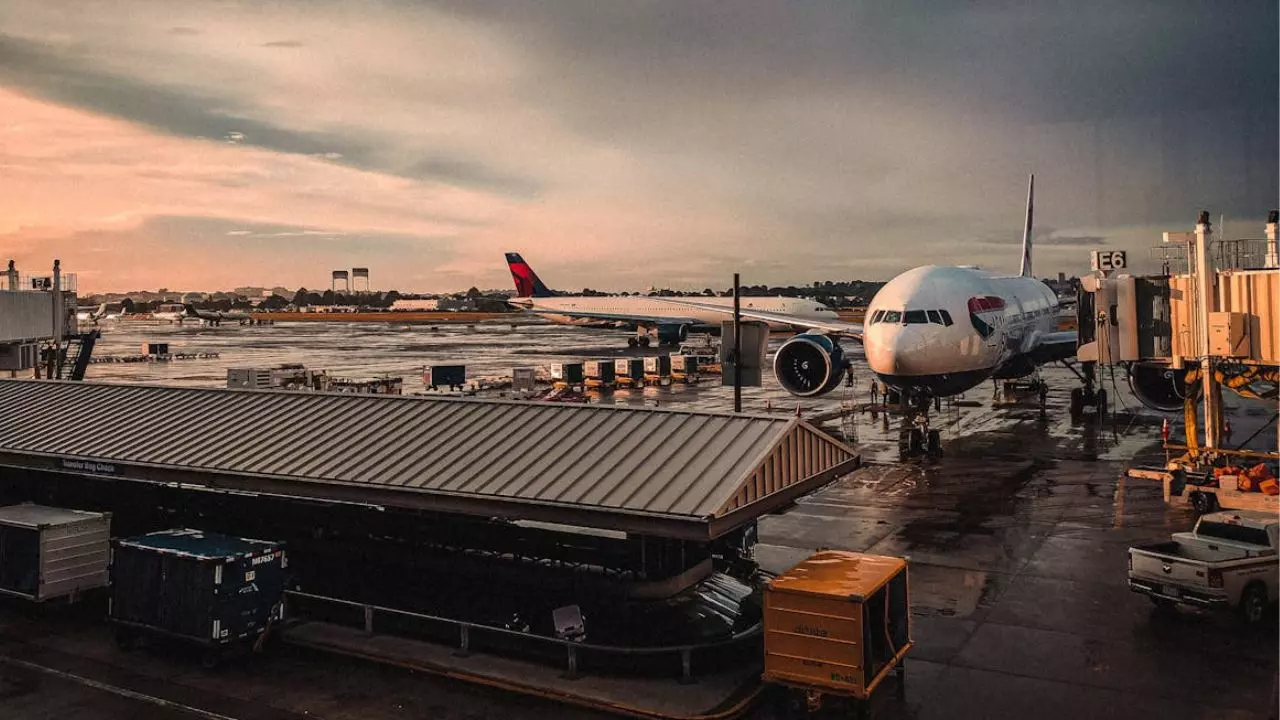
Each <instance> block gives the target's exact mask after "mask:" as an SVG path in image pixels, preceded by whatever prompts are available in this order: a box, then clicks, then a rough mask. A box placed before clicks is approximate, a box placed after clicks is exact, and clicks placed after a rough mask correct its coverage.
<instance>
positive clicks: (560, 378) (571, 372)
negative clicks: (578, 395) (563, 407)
mask: <svg viewBox="0 0 1280 720" xmlns="http://www.w3.org/2000/svg"><path fill="white" fill-rule="evenodd" d="M584 379H586V366H585V364H584V363H551V384H552V385H561V386H564V385H581V384H582V381H583V380H584Z"/></svg>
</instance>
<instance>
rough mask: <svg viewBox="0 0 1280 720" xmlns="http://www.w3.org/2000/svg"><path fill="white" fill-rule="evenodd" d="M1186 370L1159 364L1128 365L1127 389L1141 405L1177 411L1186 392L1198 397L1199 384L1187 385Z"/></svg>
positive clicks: (1163, 410)
mask: <svg viewBox="0 0 1280 720" xmlns="http://www.w3.org/2000/svg"><path fill="white" fill-rule="evenodd" d="M1186 373H1187V371H1186V370H1174V369H1172V368H1167V367H1163V366H1160V365H1144V364H1142V363H1132V364H1131V365H1129V389H1130V390H1132V391H1133V394H1134V396H1135V397H1137V398H1138V401H1139V402H1141V403H1142V404H1143V405H1146V406H1147V407H1149V408H1151V409H1152V410H1159V411H1160V412H1177V411H1179V410H1181V409H1182V406H1183V401H1184V399H1185V398H1186V397H1187V393H1191V395H1192V397H1193V398H1195V397H1199V394H1200V385H1198V384H1196V385H1193V386H1192V387H1190V388H1188V387H1187V382H1186Z"/></svg>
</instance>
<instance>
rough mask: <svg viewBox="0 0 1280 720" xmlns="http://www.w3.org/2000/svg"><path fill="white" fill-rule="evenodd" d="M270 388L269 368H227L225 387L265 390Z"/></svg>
mask: <svg viewBox="0 0 1280 720" xmlns="http://www.w3.org/2000/svg"><path fill="white" fill-rule="evenodd" d="M271 386H272V382H271V369H270V368H227V387H229V388H249V389H252V390H266V389H268V388H270V387H271Z"/></svg>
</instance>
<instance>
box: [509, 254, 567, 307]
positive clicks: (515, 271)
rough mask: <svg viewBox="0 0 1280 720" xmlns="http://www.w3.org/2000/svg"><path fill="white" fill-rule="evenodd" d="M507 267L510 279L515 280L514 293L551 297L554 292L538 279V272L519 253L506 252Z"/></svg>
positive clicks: (526, 295) (520, 295)
mask: <svg viewBox="0 0 1280 720" xmlns="http://www.w3.org/2000/svg"><path fill="white" fill-rule="evenodd" d="M507 267H508V268H509V269H510V270H511V279H513V280H515V281H516V294H517V295H518V296H519V297H552V296H554V295H555V294H556V293H555V291H554V290H552V289H551V288H549V287H547V286H546V285H544V284H543V282H542V280H540V279H538V273H536V272H534V271H533V268H531V267H529V263H527V262H525V261H524V258H522V257H520V253H513V252H509V253H507Z"/></svg>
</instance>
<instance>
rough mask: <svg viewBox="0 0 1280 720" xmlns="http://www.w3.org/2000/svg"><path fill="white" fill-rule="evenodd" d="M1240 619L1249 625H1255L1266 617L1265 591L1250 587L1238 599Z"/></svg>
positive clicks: (1260, 587) (1259, 587) (1257, 586)
mask: <svg viewBox="0 0 1280 720" xmlns="http://www.w3.org/2000/svg"><path fill="white" fill-rule="evenodd" d="M1239 609H1240V617H1241V618H1242V619H1243V620H1244V621H1245V622H1246V623H1248V624H1250V625H1257V624H1259V623H1261V622H1262V620H1263V618H1265V617H1266V616H1267V589H1266V588H1265V587H1263V586H1261V585H1250V586H1249V587H1247V588H1245V589H1244V594H1243V595H1241V597H1240V608H1239Z"/></svg>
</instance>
